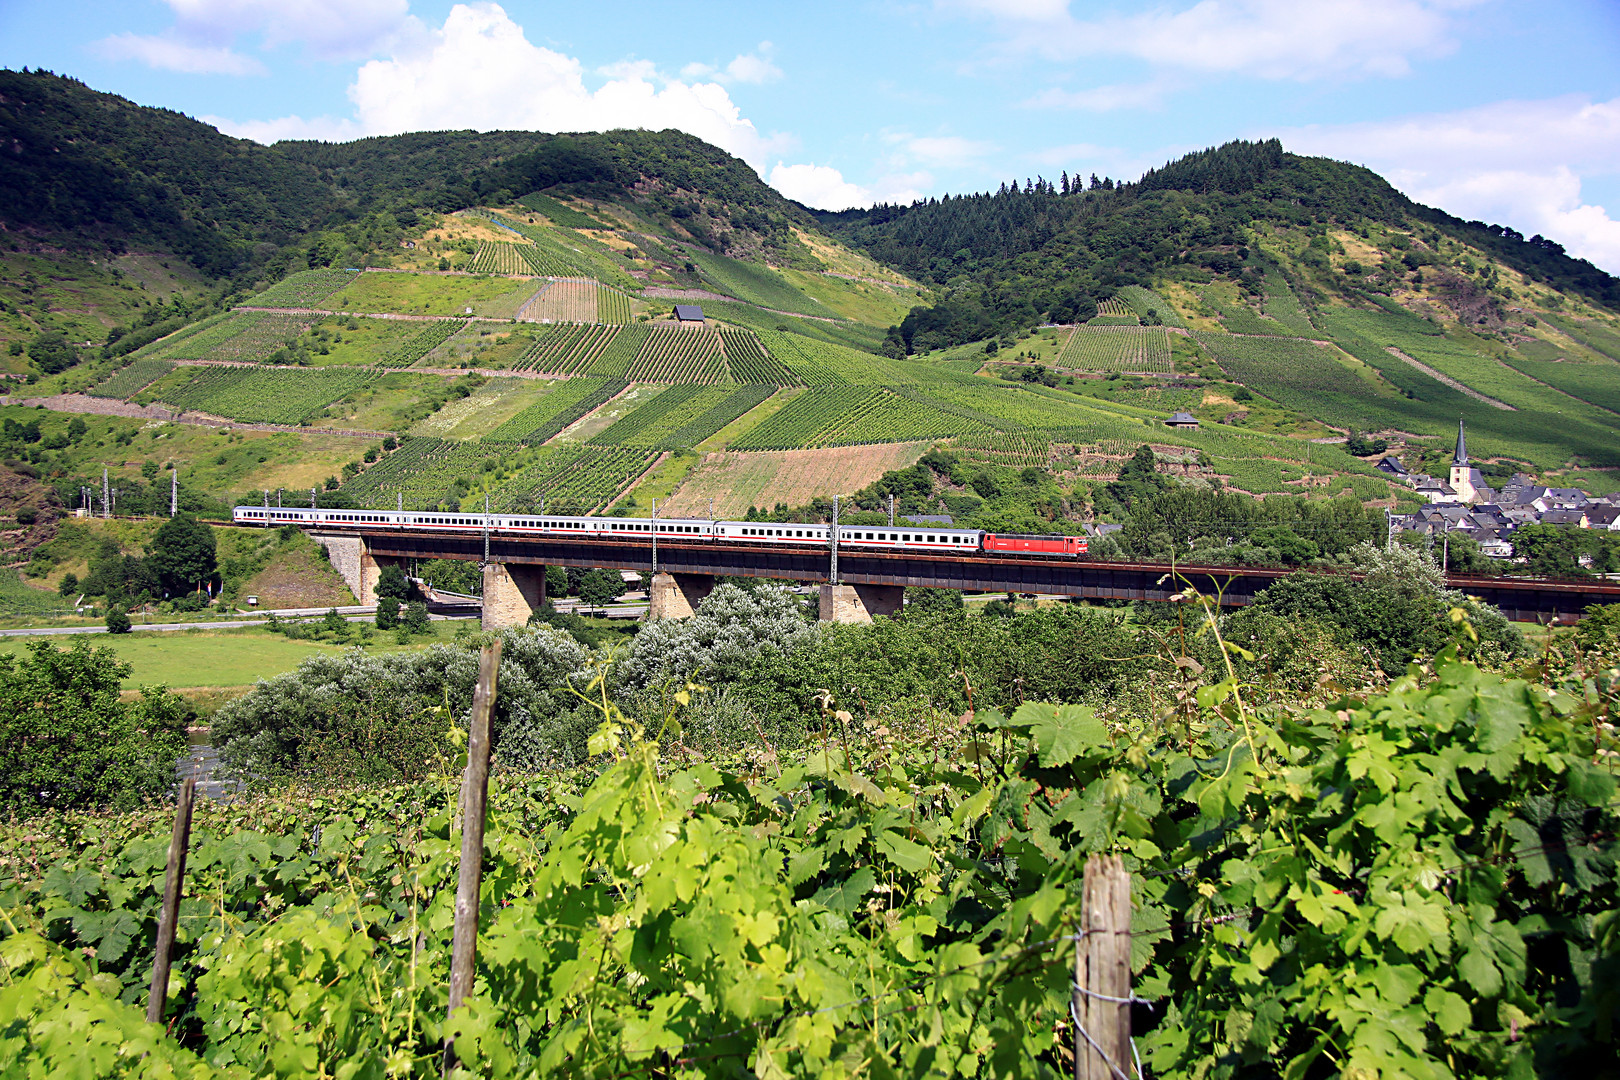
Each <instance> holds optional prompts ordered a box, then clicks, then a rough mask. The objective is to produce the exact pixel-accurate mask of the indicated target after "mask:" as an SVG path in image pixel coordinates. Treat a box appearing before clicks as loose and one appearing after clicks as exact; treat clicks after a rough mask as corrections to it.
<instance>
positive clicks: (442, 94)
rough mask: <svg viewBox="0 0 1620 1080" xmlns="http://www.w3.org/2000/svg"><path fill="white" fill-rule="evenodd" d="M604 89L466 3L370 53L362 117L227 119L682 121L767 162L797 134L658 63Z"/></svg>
mask: <svg viewBox="0 0 1620 1080" xmlns="http://www.w3.org/2000/svg"><path fill="white" fill-rule="evenodd" d="M608 71H609V72H610V73H611V75H610V78H609V79H608V81H607V82H606V83H604V84H603V85H602V86H600V87H598V88H597V89H595V90H591V89H589V88H588V87H587V86H586V85H585V80H584V74H583V69H582V66H581V64H580V62H579V61H578V60H576V59H574V58H573V57H569V56H565V55H563V54H562V53H559V52H554V51H553V50H551V49H547V48H543V47H541V46H537V45H534V44H532V43H531V42H530V41H529V40H528V38H527V37H526V36H525V35H524V32H523V28H522V27H521V26H519V25H518V24H517V23H515V22H513V21H512V20H511V19H510V18H509V17H508V16H507V14H506V12H505V11H504V10H503V9H502V8H501V7H500V6H499V5H498V4H493V3H478V4H457V5H455V6H454V7H453V8H451V9H450V13H449V15H448V16H446V18H445V22H444V26H443V27H442V28H440V29H438V30H436V31H431V32H429V33H427V34H425V35H423V37H422V38H421V39H420V40H417V41H415V42H413V43H411V45H410V46H409V47H405V48H401V49H400V50H399V51H397V52H396V53H395V54H394V55H392V56H390V57H389V58H388V59H383V60H371V61H368V62H367V63H365V64H363V65H361V67H360V70H359V71H358V72H357V73H356V75H355V80H354V82H353V84H352V85H351V86H350V87H349V98H350V100H351V101H352V102H353V103H354V107H355V116H354V119H353V120H348V121H345V120H334V119H331V118H327V117H320V118H316V119H313V120H309V121H305V120H301V119H300V118H298V117H283V118H281V119H277V120H269V121H258V122H253V123H247V124H243V123H236V124H232V123H229V122H222V124H221V129H222V130H226V131H229V132H231V133H232V134H243V135H246V136H248V137H250V138H261V137H281V138H332V137H334V136H335V137H339V138H353V137H356V136H359V135H393V134H398V133H400V132H405V131H437V130H444V129H453V128H474V129H476V130H479V131H491V130H497V129H519V130H533V131H606V130H609V129H612V128H648V129H651V130H661V129H663V128H678V129H680V130H682V131H685V132H688V133H690V134H692V135H696V136H697V137H698V138H700V139H704V140H707V141H708V142H711V143H713V144H715V145H716V146H719V147H721V148H722V149H724V150H728V151H730V152H731V153H733V154H736V155H737V156H738V157H740V158H742V159H743V160H745V161H747V162H748V163H749V164H750V165H752V166H753V167H754V169H755V170H756V171H759V172H761V173H763V171H764V167H765V162H766V160H767V158H768V157H769V156H770V155H771V154H773V153H778V152H780V151H781V150H783V149H786V148H787V147H788V146H789V145H790V144H791V143H792V142H793V140H791V139H789V138H786V137H783V136H765V135H762V134H761V133H760V132H759V130H758V129H757V128H755V127H754V124H753V122H752V121H751V120H748V119H746V118H744V117H743V116H742V114H741V111H740V110H739V109H738V107H737V106H736V104H735V103H733V102H732V100H731V98H730V96H729V95H728V93H727V92H726V89H725V88H724V87H723V86H720V85H719V84H718V83H715V82H702V83H686V82H680V81H669V82H664V83H663V85H661V86H660V85H657V84H656V81H655V80H656V76H655V75H654V74H653V70H652V67H651V66H650V65H648V64H646V63H644V62H640V61H630V62H626V63H621V64H617V65H613V66H612V67H611V68H610V69H608Z"/></svg>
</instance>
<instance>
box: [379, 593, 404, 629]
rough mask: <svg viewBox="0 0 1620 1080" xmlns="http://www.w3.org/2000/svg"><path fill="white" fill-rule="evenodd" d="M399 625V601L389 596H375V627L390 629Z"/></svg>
mask: <svg viewBox="0 0 1620 1080" xmlns="http://www.w3.org/2000/svg"><path fill="white" fill-rule="evenodd" d="M398 625H399V601H398V600H395V599H394V598H393V597H391V596H379V597H377V629H379V630H392V629H393V628H394V627H396V626H398Z"/></svg>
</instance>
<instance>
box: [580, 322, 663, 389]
mask: <svg viewBox="0 0 1620 1080" xmlns="http://www.w3.org/2000/svg"><path fill="white" fill-rule="evenodd" d="M647 335H648V330H647V328H646V327H645V326H637V325H631V326H626V327H623V328H622V329H620V330H619V332H618V333H616V334H614V335H613V339H612V340H611V341H609V342H608V343H607V347H606V348H604V349H603V350H602V351H601V353H600V354H599V355H598V356H597V357H596V359H595V360H593V361H591V365H590V367H589V368H588V369H587V370H588V371H589V372H590V373H591V374H592V375H603V376H606V377H607V378H610V379H623V378H625V377H626V376H627V374H628V372H629V371H630V365H631V364H632V363H633V362H634V361H635V359H636V354H637V353H639V352H640V351H641V346H642V345H644V344H646V341H647Z"/></svg>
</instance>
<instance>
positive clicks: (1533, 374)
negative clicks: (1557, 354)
mask: <svg viewBox="0 0 1620 1080" xmlns="http://www.w3.org/2000/svg"><path fill="white" fill-rule="evenodd" d="M1504 362H1505V363H1507V364H1508V365H1509V366H1511V367H1513V368H1514V369H1515V370H1517V371H1521V372H1523V373H1524V374H1526V375H1528V376H1530V378H1532V379H1537V380H1539V381H1541V382H1544V383H1546V384H1547V385H1548V386H1552V387H1556V388H1557V389H1559V390H1562V391H1563V392H1564V393H1566V394H1568V395H1569V396H1570V397H1575V398H1580V399H1581V400H1582V401H1586V402H1590V403H1591V404H1593V405H1596V406H1597V407H1599V408H1601V409H1607V410H1609V411H1610V412H1614V413H1620V364H1614V363H1609V362H1607V361H1601V362H1596V363H1584V364H1583V363H1576V362H1574V361H1541V360H1527V359H1525V358H1523V357H1521V356H1519V355H1517V354H1515V353H1510V354H1509V355H1508V356H1507V357H1506V359H1505V360H1504Z"/></svg>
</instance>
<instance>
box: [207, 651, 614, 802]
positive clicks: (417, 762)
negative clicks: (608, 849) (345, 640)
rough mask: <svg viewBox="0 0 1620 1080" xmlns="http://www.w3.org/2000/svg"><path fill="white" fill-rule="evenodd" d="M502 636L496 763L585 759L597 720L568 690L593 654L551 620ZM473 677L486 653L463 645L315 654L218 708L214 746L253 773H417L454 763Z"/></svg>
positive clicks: (230, 764) (312, 776) (538, 764)
mask: <svg viewBox="0 0 1620 1080" xmlns="http://www.w3.org/2000/svg"><path fill="white" fill-rule="evenodd" d="M482 637H483V635H476V634H475V635H473V640H472V641H470V642H469V645H475V644H478V643H479V642H480V641H481V639H482ZM500 638H501V642H502V656H501V670H500V676H499V679H498V688H499V692H498V694H497V696H496V704H495V714H494V717H493V728H492V730H493V732H494V737H495V758H496V761H497V762H498V763H499V764H500V765H501V766H502V767H503V768H508V769H519V770H524V771H529V770H535V769H539V768H542V767H545V766H547V765H548V764H557V763H577V762H580V761H583V760H584V759H585V756H586V754H585V740H586V738H587V737H588V736H589V734H590V730H591V728H593V727H594V724H593V723H592V721H591V720H590V718H589V717H583V716H581V717H576V716H575V715H574V714H575V713H576V712H577V711H578V709H579V708H580V706H581V703H580V701H579V699H578V698H577V697H575V696H574V694H573V693H572V691H571V690H570V689H569V687H570V685H578V686H580V687H581V688H583V686H584V680H585V679H586V674H585V668H586V663H587V662H588V660H589V654H588V653H587V652H586V650H585V649H584V648H583V647H582V646H580V645H579V643H578V642H576V641H574V640H573V639H572V638H570V637H568V635H566V634H564V633H562V632H561V631H558V630H554V629H552V628H550V627H535V628H528V629H508V630H503V631H501V633H500ZM477 679H478V653H477V651H476V649H474V648H469V647H466V646H461V645H433V646H431V647H429V648H428V649H426V650H424V651H422V652H414V653H393V654H389V655H385V656H373V655H369V654H367V653H364V652H361V651H358V650H353V651H350V652H346V653H344V654H342V655H340V656H312V657H310V658H308V659H307V660H305V661H304V662H303V663H301V664H300V665H299V666H298V667H297V669H295V670H293V671H290V672H287V673H286V674H284V675H278V676H276V677H275V678H272V679H267V680H264V681H262V682H260V683H259V684H258V685H257V686H256V687H254V688H253V690H251V691H249V692H248V693H247V694H246V695H245V696H243V697H241V698H238V699H237V700H236V701H233V702H231V703H230V704H228V705H226V706H225V707H223V708H222V709H220V711H219V712H218V713H217V714H215V717H214V727H213V735H214V744H215V745H216V746H217V747H219V751H220V759H221V761H222V762H224V764H225V765H226V767H227V768H228V769H229V770H230V771H231V773H233V774H234V775H238V776H242V777H244V778H247V779H249V780H256V781H271V780H284V779H288V778H302V779H306V780H312V781H330V780H344V781H356V780H358V781H364V782H375V783H393V782H397V781H402V780H411V779H418V778H421V777H424V776H426V775H427V774H428V773H429V772H430V771H432V770H433V769H435V768H438V767H445V768H448V767H450V764H451V759H452V758H453V757H454V754H455V749H454V747H452V746H451V745H450V744H449V743H447V742H446V741H445V730H446V728H447V727H448V726H449V725H450V724H452V723H454V724H458V725H460V726H462V727H465V726H466V724H467V719H468V712H469V710H470V709H471V706H472V692H473V686H474V684H475V683H476V682H477Z"/></svg>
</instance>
